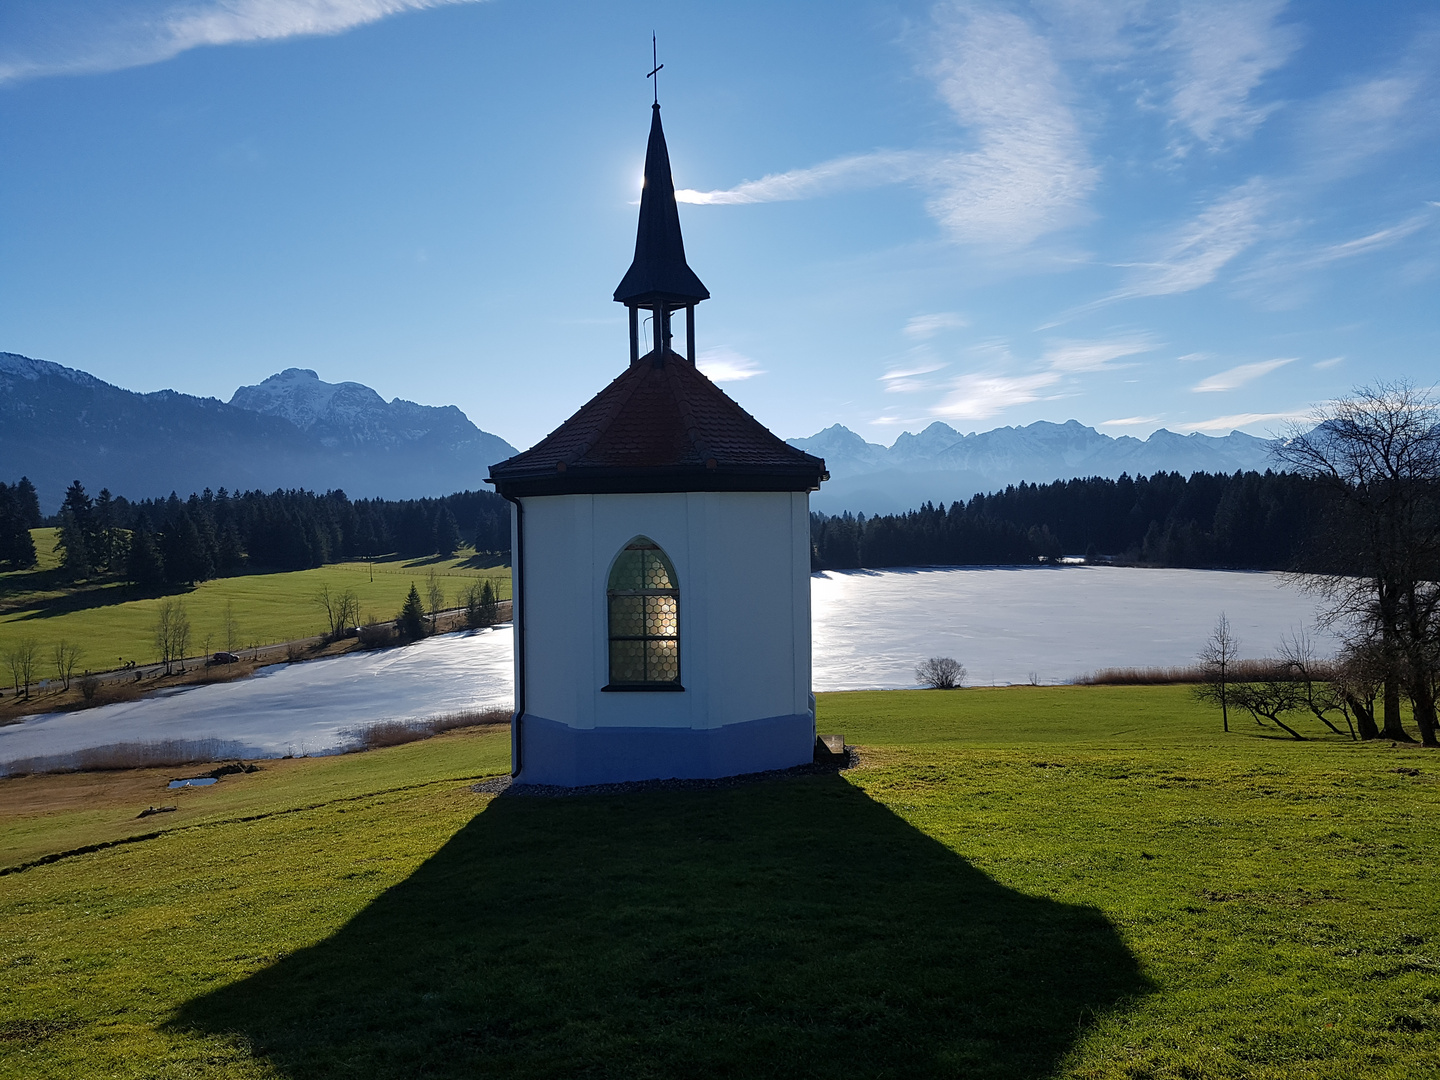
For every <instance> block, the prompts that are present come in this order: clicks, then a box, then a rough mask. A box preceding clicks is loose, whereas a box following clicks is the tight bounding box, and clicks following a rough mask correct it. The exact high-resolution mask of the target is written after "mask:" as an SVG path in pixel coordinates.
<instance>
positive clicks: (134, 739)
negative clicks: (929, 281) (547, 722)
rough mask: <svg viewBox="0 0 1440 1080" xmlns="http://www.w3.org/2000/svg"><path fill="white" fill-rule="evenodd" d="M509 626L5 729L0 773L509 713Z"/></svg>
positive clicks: (239, 752)
mask: <svg viewBox="0 0 1440 1080" xmlns="http://www.w3.org/2000/svg"><path fill="white" fill-rule="evenodd" d="M511 641H512V635H511V633H510V627H509V626H503V627H498V628H496V629H494V630H485V631H480V632H478V633H474V634H469V633H462V634H442V635H440V636H439V637H433V638H428V639H426V640H425V641H420V642H417V643H416V644H414V645H409V646H406V647H405V648H403V649H387V650H384V651H381V652H367V653H352V654H351V655H349V656H341V657H336V658H335V659H333V660H312V661H310V662H309V663H300V664H276V665H274V666H272V667H266V668H261V669H260V670H259V671H258V672H256V674H255V675H254V676H252V677H251V678H248V679H237V680H236V681H235V682H230V683H214V684H211V685H210V686H196V687H192V688H188V689H186V688H182V689H178V690H172V691H169V692H167V693H163V694H159V695H156V696H154V697H149V698H144V699H142V700H140V701H125V702H119V703H117V704H115V705H101V706H99V707H97V708H94V709H82V710H80V711H78V712H70V713H50V714H47V715H44V716H36V717H32V718H31V719H29V720H26V721H25V722H24V723H20V724H12V725H9V726H8V727H0V770H3V769H4V767H5V765H6V763H8V762H13V761H18V760H21V759H24V758H33V757H41V756H44V757H50V756H54V755H60V754H70V753H74V752H76V751H79V750H86V749H90V748H92V747H97V746H111V745H115V744H117V743H164V742H172V741H174V742H197V741H201V740H206V739H218V740H222V741H224V742H229V743H236V744H238V745H237V746H236V747H234V748H231V749H230V752H229V753H227V754H225V756H227V757H283V756H284V755H286V754H295V755H297V756H299V755H304V754H323V753H327V752H334V751H336V750H338V749H340V748H342V747H343V746H345V745H346V743H347V742H350V741H353V740H351V739H347V738H346V736H345V732H346V731H348V730H351V729H353V728H357V727H363V726H364V725H366V724H371V723H375V722H376V721H379V720H421V719H426V718H428V717H432V716H440V715H443V714H445V713H457V712H465V711H468V710H471V709H489V708H494V707H496V706H505V707H507V708H508V707H509V705H510V702H511V698H512V692H511V683H512V681H513V678H512V676H511V667H510V646H511Z"/></svg>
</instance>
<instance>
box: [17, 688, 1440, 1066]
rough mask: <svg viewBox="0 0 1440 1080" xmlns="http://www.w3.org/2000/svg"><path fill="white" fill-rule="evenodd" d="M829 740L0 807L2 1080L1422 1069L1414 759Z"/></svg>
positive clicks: (1431, 1004)
mask: <svg viewBox="0 0 1440 1080" xmlns="http://www.w3.org/2000/svg"><path fill="white" fill-rule="evenodd" d="M820 717H821V728H822V730H824V731H842V732H843V733H844V734H845V735H846V737H847V740H848V741H850V742H851V743H852V744H858V745H859V747H860V761H859V765H858V766H857V767H855V768H853V769H850V770H847V771H845V772H842V773H833V772H832V773H822V774H816V775H806V776H790V777H785V778H781V779H772V780H764V781H756V782H751V783H744V784H740V785H736V786H733V787H726V788H719V789H711V790H694V789H690V790H675V789H658V790H657V789H650V790H638V791H634V790H632V791H628V792H624V793H619V794H587V795H580V796H576V797H569V798H558V799H549V798H536V797H524V796H516V795H513V794H505V795H500V796H498V797H497V796H494V795H488V794H477V793H476V792H475V791H473V790H472V785H473V783H474V780H475V779H476V778H478V777H483V776H496V775H500V774H503V773H504V772H505V771H506V768H507V763H508V749H509V748H508V735H507V733H506V731H505V730H504V729H503V728H501V729H491V730H484V729H481V730H479V731H472V732H456V733H450V734H447V735H443V736H439V737H437V738H434V739H431V740H427V741H425V742H419V743H412V744H409V745H405V746H399V747H393V748H389V749H384V750H376V751H372V752H368V753H365V754H358V755H350V756H344V757H335V758H322V759H299V760H285V761H270V762H262V763H261V771H259V772H257V773H253V774H249V775H238V776H228V777H226V778H224V779H222V780H221V781H220V782H219V783H218V784H216V785H214V786H213V787H210V788H204V789H193V790H180V791H167V790H166V789H165V787H164V784H165V781H166V780H168V779H169V778H170V776H171V775H172V774H171V773H168V772H157V771H141V772H130V773H109V774H78V775H70V776H48V777H44V776H36V777H24V778H17V779H11V780H5V781H0V816H3V817H4V819H5V820H6V822H7V825H6V829H5V832H4V839H3V842H0V843H3V846H0V866H3V867H6V868H8V872H3V873H0V971H3V972H4V976H3V979H0V1076H15V1077H20V1076H24V1077H91V1076H98V1075H104V1076H107V1077H142V1076H143V1077H150V1076H164V1077H175V1078H179V1077H191V1076H194V1077H201V1076H203V1077H291V1078H297V1080H299V1078H307V1080H308V1078H312V1077H340V1076H345V1077H349V1076H357V1077H359V1076H365V1077H402V1076H404V1077H413V1076H422V1075H423V1076H473V1075H479V1074H494V1075H509V1076H522V1077H528V1076H534V1077H542V1076H547V1077H548V1076H565V1077H571V1076H595V1077H604V1076H626V1077H661V1076H666V1077H670V1076H682V1075H713V1076H817V1077H820V1076H835V1077H839V1076H847V1077H851V1076H896V1077H899V1076H906V1077H911V1076H942V1075H944V1076H955V1075H964V1076H967V1077H1041V1076H1065V1077H1077V1078H1099V1077H1129V1078H1141V1077H1174V1078H1188V1080H1193V1078H1201V1077H1239V1076H1244V1077H1264V1078H1271V1077H1273V1078H1277V1080H1278V1078H1281V1077H1284V1078H1294V1077H1317V1078H1318V1077H1334V1078H1341V1077H1344V1078H1351V1077H1394V1078H1397V1080H1398V1078H1401V1077H1407V1078H1410V1077H1419V1076H1428V1075H1435V1074H1436V1073H1437V1071H1440V964H1437V961H1436V948H1437V939H1436V936H1435V935H1436V931H1435V914H1436V909H1437V902H1436V899H1435V881H1436V875H1435V868H1434V862H1433V852H1434V851H1435V850H1436V841H1437V840H1440V836H1437V831H1440V824H1437V822H1440V815H1437V813H1436V811H1437V809H1440V785H1437V783H1436V775H1437V772H1436V767H1435V766H1434V765H1432V761H1434V760H1435V759H1434V758H1433V757H1432V756H1431V755H1429V754H1428V753H1425V752H1423V751H1419V750H1415V749H1407V748H1400V749H1391V748H1389V747H1388V746H1380V745H1374V744H1368V745H1367V744H1353V743H1350V742H1348V741H1341V740H1338V739H1334V738H1333V737H1332V738H1326V737H1320V736H1319V734H1318V733H1316V734H1317V738H1316V739H1315V740H1314V741H1311V742H1306V743H1295V742H1292V741H1290V740H1288V739H1277V738H1275V737H1273V736H1274V733H1273V732H1270V731H1266V730H1263V729H1260V728H1258V727H1255V726H1254V725H1251V728H1252V729H1253V730H1241V731H1237V732H1236V733H1234V734H1232V735H1230V736H1223V735H1221V733H1220V732H1219V731H1218V727H1219V724H1218V720H1217V718H1216V717H1214V716H1213V715H1211V714H1210V713H1209V712H1207V711H1203V710H1201V709H1200V708H1199V707H1198V706H1196V705H1195V704H1194V703H1193V702H1192V701H1191V700H1190V698H1189V696H1188V694H1187V692H1186V689H1185V688H1184V687H1172V686H1161V687H1139V686H1122V687H1037V688H1032V687H1014V688H1008V689H995V690H990V689H982V690H964V691H952V692H922V691H913V692H905V691H889V692H870V693H839V694H826V695H822V696H821V698H820ZM161 804H167V805H175V806H176V807H177V810H176V811H174V812H172V813H164V814H156V815H152V816H147V817H144V818H138V819H137V818H136V814H137V813H138V812H139V811H141V810H143V809H145V808H146V807H147V806H149V805H161ZM67 852H68V853H69V854H66V853H67ZM46 860H52V861H46Z"/></svg>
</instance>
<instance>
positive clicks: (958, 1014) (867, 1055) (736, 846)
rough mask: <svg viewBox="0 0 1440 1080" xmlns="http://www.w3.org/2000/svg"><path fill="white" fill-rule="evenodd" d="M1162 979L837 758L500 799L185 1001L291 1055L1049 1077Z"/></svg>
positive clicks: (214, 1029)
mask: <svg viewBox="0 0 1440 1080" xmlns="http://www.w3.org/2000/svg"><path fill="white" fill-rule="evenodd" d="M1148 990H1149V984H1148V983H1147V982H1146V980H1145V979H1144V978H1143V977H1142V976H1141V974H1140V973H1139V971H1138V968H1137V965H1136V962H1135V960H1134V958H1133V957H1132V956H1131V954H1130V953H1129V952H1128V951H1127V950H1126V948H1125V946H1124V945H1123V944H1122V942H1121V941H1120V938H1119V936H1118V934H1117V933H1116V931H1115V928H1114V927H1113V926H1112V925H1111V924H1110V923H1109V922H1108V920H1107V919H1106V918H1105V917H1104V916H1103V915H1102V914H1101V913H1100V912H1098V911H1097V910H1095V909H1093V908H1086V907H1077V906H1071V905H1066V904H1061V903H1056V902H1054V901H1050V900H1045V899H1039V898H1036V897H1032V896H1026V895H1023V894H1021V893H1018V892H1015V891H1013V890H1011V889H1008V888H1004V887H1002V886H1000V885H998V884H997V883H995V882H994V881H992V880H991V879H990V878H989V877H987V876H986V875H985V874H983V873H981V872H980V871H978V870H976V869H975V868H974V867H972V866H971V865H970V864H969V863H967V862H966V861H965V860H963V859H961V858H959V857H958V856H956V855H955V854H954V853H953V852H952V851H950V850H949V849H947V848H946V847H944V846H943V845H941V844H940V843H938V842H936V841H935V840H932V839H931V838H930V837H928V836H926V835H925V834H924V833H922V832H920V831H918V830H917V829H915V828H913V827H912V826H910V825H909V824H907V823H906V822H905V821H904V820H903V819H901V818H900V817H898V816H896V815H895V814H893V813H892V812H891V811H890V810H888V809H887V808H885V807H884V806H882V805H880V804H879V803H876V802H875V801H873V800H872V799H870V798H869V797H868V796H867V795H865V794H864V793H863V792H861V791H860V790H859V789H857V788H855V787H853V786H852V785H851V784H849V783H848V782H847V781H846V780H845V779H844V778H842V777H840V776H838V775H834V774H831V775H821V776H805V777H794V778H786V779H783V780H779V781H770V782H760V783H756V784H753V785H744V786H741V787H737V788H733V789H726V790H705V791H696V790H690V791H674V790H670V791H665V790H658V791H642V792H635V793H627V794H623V795H606V796H581V797H575V798H562V799H545V798H532V797H524V796H502V797H500V798H497V799H495V800H494V801H493V802H492V803H491V804H490V806H489V807H488V808H487V809H486V810H485V811H484V812H483V813H481V814H478V815H477V816H476V817H475V818H474V819H473V820H472V821H471V822H470V823H469V824H468V825H466V827H465V828H463V829H462V830H461V831H460V832H459V833H457V834H456V835H455V836H454V837H453V838H452V839H451V840H450V841H449V842H448V843H447V844H446V845H445V846H444V847H443V848H442V849H441V850H440V851H438V852H437V853H436V854H435V855H434V857H432V858H431V859H430V860H428V861H427V862H426V863H425V864H424V865H423V866H421V867H420V868H419V869H418V870H416V871H415V873H414V874H412V875H411V876H410V877H409V878H408V879H407V880H406V881H404V882H402V883H401V884H399V885H397V886H395V887H394V888H392V889H390V890H389V891H388V892H386V893H384V894H382V895H381V896H379V897H377V898H376V899H375V900H374V902H372V903H371V904H370V906H369V907H367V908H366V909H365V910H364V911H362V912H361V913H360V914H358V915H357V916H356V917H355V918H354V919H353V920H352V921H351V922H350V923H349V924H347V925H346V926H345V927H343V928H342V929H340V930H339V931H338V932H337V933H335V934H334V935H333V936H332V937H330V938H328V939H326V940H325V941H323V942H320V943H319V944H317V945H315V946H313V947H311V948H308V949H304V950H301V951H299V952H296V953H294V954H291V955H289V956H287V957H285V958H284V959H282V960H281V961H279V962H278V963H276V964H274V965H273V966H271V967H269V968H267V969H265V970H264V971H261V972H258V973H257V974H255V975H253V976H251V977H249V978H246V979H243V980H241V981H239V982H236V983H233V984H231V985H230V986H227V987H224V988H222V989H220V990H218V991H215V992H213V993H211V994H208V995H206V996H204V997H201V998H197V999H194V1000H192V1001H190V1002H188V1003H186V1004H185V1005H184V1006H183V1007H182V1008H181V1009H180V1010H179V1012H178V1014H177V1015H176V1017H175V1018H174V1019H173V1020H172V1021H171V1024H172V1025H173V1026H175V1027H178V1028H180V1029H182V1030H190V1031H195V1032H204V1033H215V1034H221V1035H228V1036H232V1037H238V1038H239V1040H240V1041H241V1043H242V1045H248V1046H249V1048H250V1049H251V1052H253V1053H254V1054H255V1055H256V1057H258V1058H262V1059H265V1060H268V1062H269V1063H270V1064H271V1065H272V1066H273V1067H274V1068H275V1069H277V1070H278V1071H279V1072H280V1073H281V1074H282V1075H284V1076H287V1077H293V1078H296V1080H309V1078H312V1077H321V1076H338V1075H344V1076H368V1077H402V1076H403V1077H414V1076H427V1077H440V1076H457V1077H458V1076H478V1075H501V1076H522V1077H529V1076H536V1077H540V1076H554V1077H574V1076H586V1077H607V1076H616V1077H619V1076H623V1077H676V1076H705V1075H709V1076H721V1075H725V1076H746V1077H749V1076H783V1077H793V1076H817V1077H823V1076H835V1077H841V1076H843V1077H856V1076H865V1077H877V1076H896V1077H919V1076H940V1075H944V1076H965V1077H971V1078H973V1077H1036V1076H1046V1075H1049V1074H1051V1073H1052V1072H1053V1071H1054V1070H1055V1069H1056V1067H1057V1066H1058V1065H1059V1063H1060V1061H1061V1059H1062V1058H1063V1057H1064V1055H1065V1054H1066V1052H1067V1051H1068V1050H1069V1049H1070V1047H1071V1046H1072V1045H1073V1043H1074V1042H1075V1040H1076V1039H1077V1038H1078V1037H1079V1036H1080V1035H1081V1034H1082V1033H1083V1032H1084V1030H1085V1028H1086V1026H1087V1024H1088V1023H1089V1022H1091V1021H1093V1020H1094V1019H1095V1018H1096V1017H1097V1016H1099V1015H1101V1014H1103V1013H1105V1012H1107V1011H1110V1010H1113V1009H1116V1008H1123V1007H1125V1005H1126V1003H1127V1001H1129V1000H1130V999H1133V998H1134V997H1136V996H1138V995H1141V994H1144V993H1146V992H1147V991H1148Z"/></svg>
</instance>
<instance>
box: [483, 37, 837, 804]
mask: <svg viewBox="0 0 1440 1080" xmlns="http://www.w3.org/2000/svg"><path fill="white" fill-rule="evenodd" d="M657 70H658V65H657ZM709 296H710V292H709V290H708V289H706V288H705V286H704V284H702V283H701V281H700V279H699V277H697V276H696V274H695V272H694V271H693V270H691V269H690V266H689V264H688V263H687V262H686V259H685V245H684V240H683V238H682V237H681V234H680V214H679V210H678V208H677V206H676V203H675V185H674V181H673V179H672V177H671V172H670V155H669V152H668V150H667V148H666V146H665V133H664V130H663V129H662V127H661V124H660V105H659V102H658V98H657V101H656V103H655V104H654V106H653V107H652V113H651V122H650V141H649V145H648V147H647V148H646V153H645V186H644V189H643V191H642V193H641V196H640V221H639V229H638V231H637V235H636V239H635V258H634V261H633V262H632V263H631V265H630V269H629V270H628V271H627V272H626V274H625V276H624V278H623V279H622V280H621V282H620V285H619V287H618V288H617V289H616V290H615V300H616V301H617V302H619V303H622V304H624V305H625V306H626V308H627V309H628V314H629V330H630V364H629V366H628V367H627V368H626V370H625V371H624V372H622V373H621V374H620V375H619V376H618V377H617V378H616V379H615V380H614V381H613V382H611V383H610V385H609V386H607V387H605V389H603V390H601V391H600V393H598V394H596V395H595V397H593V398H592V399H591V400H590V401H589V402H588V403H586V404H585V405H584V406H583V407H582V408H581V409H580V411H579V412H577V413H575V415H574V416H572V417H570V419H568V420H566V421H565V422H564V423H563V424H561V425H560V426H559V427H558V428H556V429H555V430H554V431H553V432H551V433H550V434H549V435H548V436H546V437H545V438H544V439H542V440H541V441H540V442H539V443H537V444H536V445H535V446H533V447H532V448H530V449H529V450H527V451H525V452H524V453H521V454H517V455H516V456H514V457H512V458H509V459H508V460H506V461H502V462H500V463H499V464H497V465H494V466H492V467H491V469H490V482H491V483H493V484H495V486H496V489H497V490H498V491H499V492H500V494H501V495H504V496H505V497H506V498H507V499H509V500H510V502H511V504H512V506H513V508H514V510H513V515H512V530H513V536H512V546H511V550H512V552H513V575H514V596H515V605H514V611H515V719H514V724H513V727H512V744H511V745H512V772H513V773H514V775H515V777H516V779H517V780H518V781H519V782H521V783H534V784H557V785H565V786H577V785H585V784H599V783H613V782H617V781H625V780H644V779H659V778H670V777H679V778H702V777H719V776H731V775H735V774H738V773H745V772H756V771H761V770H765V769H777V768H787V767H789V766H792V765H798V764H802V763H804V762H807V761H810V760H811V758H812V755H813V752H814V743H815V712H814V698H813V697H812V696H811V693H810V505H809V504H810V494H809V493H810V492H811V491H814V490H816V489H817V488H818V487H819V485H820V482H821V481H822V480H826V479H828V475H827V474H826V472H825V463H824V461H822V460H821V459H819V458H817V457H813V456H811V455H809V454H806V453H804V452H802V451H800V450H797V449H795V448H794V447H792V446H789V445H787V444H786V443H785V442H784V441H783V440H782V439H780V438H778V437H777V436H775V435H774V434H772V433H771V432H770V431H768V430H767V429H766V428H765V427H764V426H763V425H762V424H760V423H759V422H758V421H757V420H755V419H754V418H753V417H752V416H750V414H749V413H747V412H745V410H744V409H742V408H740V406H739V405H737V404H736V403H735V402H734V401H732V400H731V399H730V398H729V397H728V396H726V394H725V393H724V392H722V391H721V390H720V389H719V388H718V387H717V386H715V384H714V383H712V382H711V381H710V380H709V379H708V378H706V377H705V376H704V375H703V374H702V373H701V372H700V371H699V370H698V369H697V368H696V366H695V355H696V353H695V306H696V305H697V304H699V303H700V302H701V301H703V300H706V299H708V298H709ZM681 311H683V312H684V313H685V327H686V340H685V348H684V351H683V353H682V352H680V351H678V350H676V349H675V348H674V344H673V333H672V329H671V327H672V318H673V316H674V315H675V313H676V312H681ZM642 312H643V313H648V318H649V319H650V320H652V322H653V337H652V340H653V345H652V346H651V347H650V348H648V349H647V350H645V351H644V352H643V353H642V348H641V346H642V338H643V337H644V336H645V335H643V334H642V319H643V318H644V316H642Z"/></svg>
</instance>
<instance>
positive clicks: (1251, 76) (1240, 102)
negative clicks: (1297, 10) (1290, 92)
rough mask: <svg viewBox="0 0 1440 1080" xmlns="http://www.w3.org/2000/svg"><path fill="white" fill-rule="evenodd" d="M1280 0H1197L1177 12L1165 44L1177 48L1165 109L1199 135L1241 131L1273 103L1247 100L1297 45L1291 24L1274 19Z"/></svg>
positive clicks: (1217, 139) (1214, 137)
mask: <svg viewBox="0 0 1440 1080" xmlns="http://www.w3.org/2000/svg"><path fill="white" fill-rule="evenodd" d="M1285 6H1286V5H1285V0H1229V2H1224V0H1194V2H1191V3H1188V4H1186V5H1184V6H1183V7H1182V8H1181V9H1180V11H1179V13H1178V15H1177V17H1176V20H1175V23H1174V26H1173V28H1172V29H1171V32H1170V34H1169V38H1168V42H1167V44H1168V46H1169V48H1170V49H1171V50H1173V51H1174V54H1175V56H1176V70H1175V77H1174V83H1173V86H1172V88H1171V94H1170V101H1169V111H1170V114H1171V117H1172V119H1173V120H1174V122H1175V123H1176V124H1178V125H1180V126H1182V127H1183V128H1185V129H1186V130H1187V131H1188V133H1189V134H1190V135H1191V136H1192V137H1193V138H1194V139H1195V140H1198V141H1199V142H1202V143H1206V144H1209V145H1211V146H1214V145H1217V144H1219V143H1222V142H1224V141H1226V140H1229V139H1236V138H1243V137H1245V136H1247V135H1249V134H1250V133H1251V132H1253V131H1254V130H1255V128H1257V127H1258V126H1259V125H1260V124H1261V123H1262V122H1263V121H1264V119H1265V117H1266V116H1268V115H1269V114H1270V113H1271V112H1272V111H1273V110H1274V108H1275V106H1274V105H1273V104H1271V105H1259V104H1256V103H1255V102H1253V101H1252V100H1251V97H1252V95H1253V94H1254V92H1255V90H1256V89H1257V88H1258V87H1259V85H1260V83H1261V82H1263V81H1264V79H1265V77H1266V76H1267V75H1269V74H1270V73H1271V72H1272V71H1274V70H1276V69H1277V68H1279V67H1281V66H1283V65H1284V64H1285V62H1286V61H1287V60H1289V59H1290V56H1291V54H1292V53H1294V51H1295V50H1296V49H1297V48H1298V47H1299V44H1300V36H1299V33H1298V31H1297V29H1296V28H1295V27H1294V26H1289V25H1284V24H1281V23H1279V22H1278V19H1279V17H1280V13H1281V12H1282V11H1284V9H1285Z"/></svg>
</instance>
